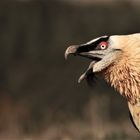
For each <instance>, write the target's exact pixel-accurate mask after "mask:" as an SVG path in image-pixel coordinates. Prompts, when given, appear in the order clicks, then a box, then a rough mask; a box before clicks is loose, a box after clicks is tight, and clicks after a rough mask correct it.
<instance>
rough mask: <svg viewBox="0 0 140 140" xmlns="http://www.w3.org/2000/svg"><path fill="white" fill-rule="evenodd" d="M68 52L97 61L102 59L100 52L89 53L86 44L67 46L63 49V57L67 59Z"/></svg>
mask: <svg viewBox="0 0 140 140" xmlns="http://www.w3.org/2000/svg"><path fill="white" fill-rule="evenodd" d="M70 54H73V55H78V56H81V57H85V58H88V59H91V60H94V61H99V60H101V59H102V54H98V52H97V51H92V53H91V52H90V51H89V50H88V49H87V45H86V44H83V45H72V46H69V47H68V48H67V49H66V51H65V59H67V58H68V56H69V55H70Z"/></svg>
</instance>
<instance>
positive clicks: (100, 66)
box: [65, 33, 140, 130]
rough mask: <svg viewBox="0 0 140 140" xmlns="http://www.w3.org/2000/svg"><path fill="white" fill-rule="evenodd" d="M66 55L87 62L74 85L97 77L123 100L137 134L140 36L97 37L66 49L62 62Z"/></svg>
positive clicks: (139, 109) (139, 110) (139, 96)
mask: <svg viewBox="0 0 140 140" xmlns="http://www.w3.org/2000/svg"><path fill="white" fill-rule="evenodd" d="M70 54H72V55H75V56H81V57H85V58H88V59H90V60H91V63H90V64H89V67H88V68H87V70H86V71H85V72H84V73H83V74H82V75H81V76H80V78H79V80H78V82H81V81H82V80H83V79H90V77H91V76H96V74H100V73H101V75H102V76H103V78H104V79H105V80H106V81H107V82H108V83H109V84H110V85H111V86H113V87H114V88H115V89H117V91H118V92H119V93H120V94H121V95H122V96H124V97H125V98H126V100H127V102H128V106H129V109H130V113H131V117H132V118H133V123H134V124H135V126H136V128H138V130H140V34H139V33H137V34H130V35H112V36H101V37H98V38H95V39H93V40H91V41H89V42H87V43H84V44H80V45H72V46H69V47H68V48H67V49H66V51H65V58H66V59H67V57H68V55H70Z"/></svg>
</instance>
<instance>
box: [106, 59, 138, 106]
mask: <svg viewBox="0 0 140 140" xmlns="http://www.w3.org/2000/svg"><path fill="white" fill-rule="evenodd" d="M127 62H128V60H127V61H126V62H125V61H123V62H120V63H118V64H117V63H116V64H114V65H112V66H110V67H109V68H108V69H107V70H106V71H105V79H106V80H107V82H108V83H110V84H111V86H113V87H114V88H115V89H117V91H119V92H120V94H121V95H122V96H124V97H126V99H127V100H128V101H129V102H130V103H131V104H136V103H137V101H138V100H139V101H140V99H139V94H140V73H138V72H137V69H136V68H135V67H134V66H132V65H131V64H128V63H127Z"/></svg>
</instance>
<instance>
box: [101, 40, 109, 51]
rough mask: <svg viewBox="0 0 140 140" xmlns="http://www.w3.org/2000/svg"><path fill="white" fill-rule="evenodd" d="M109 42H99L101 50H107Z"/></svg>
mask: <svg viewBox="0 0 140 140" xmlns="http://www.w3.org/2000/svg"><path fill="white" fill-rule="evenodd" d="M107 45H108V44H107V42H105V41H103V42H101V43H100V44H99V46H100V49H101V50H105V49H106V48H107Z"/></svg>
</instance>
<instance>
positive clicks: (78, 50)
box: [65, 44, 101, 83]
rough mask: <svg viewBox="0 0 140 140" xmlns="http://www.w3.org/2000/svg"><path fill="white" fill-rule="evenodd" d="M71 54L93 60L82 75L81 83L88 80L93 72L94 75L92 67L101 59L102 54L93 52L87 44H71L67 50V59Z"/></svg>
mask: <svg viewBox="0 0 140 140" xmlns="http://www.w3.org/2000/svg"><path fill="white" fill-rule="evenodd" d="M70 54H73V55H78V56H82V57H85V58H88V59H91V60H92V62H91V63H90V65H89V67H88V69H87V70H86V71H85V72H84V73H83V74H82V75H81V76H80V78H79V80H78V83H80V82H81V81H82V80H83V79H87V80H88V78H90V77H89V75H91V74H92V75H93V72H92V68H93V66H94V64H95V63H96V62H98V61H100V60H101V57H100V55H99V56H98V55H97V53H96V51H92V53H91V52H90V51H89V50H88V49H87V44H83V45H72V46H69V47H68V48H67V49H66V51H65V59H67V58H68V56H69V55H70ZM93 76H94V75H93ZM88 82H89V81H88Z"/></svg>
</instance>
